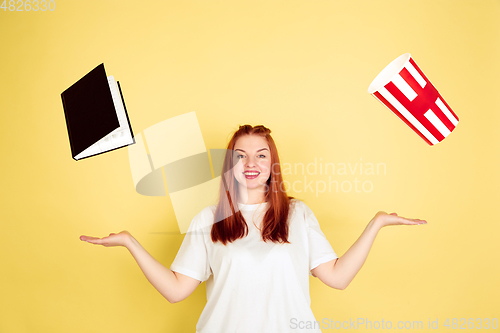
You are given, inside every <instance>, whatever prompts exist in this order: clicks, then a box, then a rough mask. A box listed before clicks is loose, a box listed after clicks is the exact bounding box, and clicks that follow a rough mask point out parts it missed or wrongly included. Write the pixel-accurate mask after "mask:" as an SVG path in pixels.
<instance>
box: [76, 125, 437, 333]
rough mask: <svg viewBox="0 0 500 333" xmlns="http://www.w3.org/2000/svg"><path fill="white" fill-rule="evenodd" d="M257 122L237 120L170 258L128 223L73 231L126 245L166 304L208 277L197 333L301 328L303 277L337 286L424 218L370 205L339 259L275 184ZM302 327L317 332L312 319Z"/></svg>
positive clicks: (266, 135) (273, 165) (269, 144)
mask: <svg viewBox="0 0 500 333" xmlns="http://www.w3.org/2000/svg"><path fill="white" fill-rule="evenodd" d="M270 133H271V131H270V130H269V129H267V128H266V127H264V126H255V127H252V126H250V125H244V126H240V128H239V129H238V130H237V131H236V132H235V133H234V135H233V137H232V138H231V140H230V141H229V144H228V147H227V149H228V150H227V152H228V153H227V154H226V158H225V160H224V167H223V175H225V176H224V177H221V178H222V181H221V187H220V193H219V202H218V204H217V205H216V206H210V207H207V208H205V209H203V210H202V211H201V212H200V213H199V214H198V215H197V216H196V217H194V219H193V221H192V222H191V225H190V227H189V230H188V232H187V234H186V236H185V237H184V241H183V243H182V245H181V247H180V249H179V252H178V253H177V256H176V257H175V259H174V262H173V263H172V265H171V266H170V269H168V268H166V267H165V266H163V265H162V264H160V263H159V262H158V261H156V260H155V259H154V258H153V257H152V256H151V255H150V254H149V253H148V252H147V251H146V250H145V249H144V248H143V247H142V246H141V245H140V244H139V242H138V241H137V240H136V239H135V238H134V237H133V236H132V235H131V234H130V233H129V232H127V231H122V232H120V233H118V234H114V233H111V234H110V235H109V236H107V237H104V238H95V237H89V236H81V237H80V239H81V240H83V241H87V242H89V243H93V244H99V245H104V246H124V247H126V248H127V249H128V250H129V251H130V253H131V254H132V256H133V257H134V258H135V260H136V261H137V263H138V264H139V267H140V268H141V270H142V271H143V272H144V275H145V276H146V278H147V279H148V280H149V282H151V284H152V285H153V286H154V287H155V288H156V289H157V290H158V291H159V292H160V293H161V294H162V295H163V296H164V297H165V298H166V299H167V300H168V301H169V302H171V303H175V302H180V301H182V300H183V299H185V298H186V297H188V296H189V295H190V294H191V293H192V292H193V291H194V290H195V289H196V287H197V286H198V285H199V284H200V283H201V282H203V281H206V282H207V284H206V288H207V304H206V306H205V308H204V310H203V312H202V314H201V316H200V319H199V321H198V324H197V325H196V329H197V332H198V333H209V332H210V333H212V332H214V333H222V332H231V333H233V332H251V333H255V332H273V333H278V332H302V330H301V329H300V328H299V327H304V326H305V325H302V326H301V325H300V323H311V322H314V321H315V318H314V315H313V314H312V311H311V307H310V304H311V300H310V296H309V275H312V276H314V277H317V278H319V279H320V280H321V281H322V282H323V283H325V284H326V285H327V286H329V287H332V288H335V289H345V288H346V287H347V286H348V285H349V283H350V282H351V281H352V280H353V278H354V276H355V275H356V274H357V273H358V271H359V270H360V269H361V266H363V263H364V262H365V260H366V258H367V256H368V252H369V251H370V248H371V246H372V244H373V241H374V240H375V237H376V235H377V233H378V231H379V230H380V229H381V228H382V227H385V226H388V225H398V224H399V225H418V224H424V223H427V222H426V221H424V220H419V219H407V218H403V217H400V216H398V215H397V214H396V213H392V214H386V213H384V212H378V213H377V214H376V215H375V217H374V218H373V219H372V220H371V221H370V222H369V223H368V226H367V227H366V229H365V230H364V231H363V233H362V234H361V236H360V237H359V239H358V240H357V241H356V242H355V243H354V244H353V245H352V246H351V247H350V248H349V250H348V251H347V252H346V253H345V254H344V255H343V256H341V257H340V258H339V257H338V256H337V255H336V253H335V252H334V250H333V249H332V247H331V245H330V243H329V242H328V240H327V239H326V238H325V236H324V234H323V233H322V231H321V229H320V226H319V224H318V221H317V219H316V217H315V216H314V214H313V212H312V211H311V210H310V209H309V207H308V206H307V205H306V204H304V203H303V202H302V201H299V200H296V199H294V198H292V197H289V196H288V195H287V194H286V192H285V189H284V187H283V179H282V176H281V168H280V162H279V157H278V151H277V149H276V145H275V143H274V141H273V139H272V137H271V135H270ZM303 331H304V332H321V330H320V328H319V325H315V328H314V329H311V328H310V327H309V329H304V330H303Z"/></svg>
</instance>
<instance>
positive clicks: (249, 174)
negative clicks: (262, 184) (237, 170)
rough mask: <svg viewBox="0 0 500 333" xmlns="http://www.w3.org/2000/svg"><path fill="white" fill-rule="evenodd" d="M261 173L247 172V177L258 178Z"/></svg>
mask: <svg viewBox="0 0 500 333" xmlns="http://www.w3.org/2000/svg"><path fill="white" fill-rule="evenodd" d="M258 174H259V172H245V175H247V176H257V175H258Z"/></svg>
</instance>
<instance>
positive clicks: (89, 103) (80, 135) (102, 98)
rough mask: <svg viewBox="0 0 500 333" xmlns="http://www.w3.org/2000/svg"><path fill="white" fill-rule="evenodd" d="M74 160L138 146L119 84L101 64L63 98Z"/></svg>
mask: <svg viewBox="0 0 500 333" xmlns="http://www.w3.org/2000/svg"><path fill="white" fill-rule="evenodd" d="M61 98H62V103H63V108H64V114H65V116H66V125H67V127H68V135H69V141H70V146H71V154H72V156H73V158H74V159H75V160H80V159H82V158H86V157H90V156H94V155H98V154H101V153H105V152H107V151H110V150H114V149H118V148H121V147H125V146H128V145H131V144H133V143H135V140H134V136H133V133H132V127H131V126H130V121H129V119H128V115H127V109H126V108H125V102H124V100H123V95H122V92H121V88H120V83H119V82H117V81H116V80H115V78H114V77H113V76H106V71H105V70H104V64H100V65H99V66H97V67H96V68H94V69H93V70H92V71H90V72H89V73H88V74H87V75H85V76H84V77H82V78H81V79H80V80H78V81H77V82H76V83H75V84H73V85H72V86H71V87H69V88H68V89H66V90H65V91H64V92H63V93H62V94H61Z"/></svg>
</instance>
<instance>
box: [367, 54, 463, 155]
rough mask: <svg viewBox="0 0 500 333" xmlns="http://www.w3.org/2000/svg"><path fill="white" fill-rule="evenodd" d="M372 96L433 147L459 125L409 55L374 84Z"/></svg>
mask: <svg viewBox="0 0 500 333" xmlns="http://www.w3.org/2000/svg"><path fill="white" fill-rule="evenodd" d="M368 93H370V94H372V95H373V96H374V97H375V98H376V99H378V100H379V101H380V102H381V103H382V104H384V105H385V106H386V107H388V108H389V109H390V110H391V111H392V112H394V113H395V114H396V115H397V116H398V117H399V118H400V119H401V120H402V121H404V122H405V123H406V124H407V125H408V126H410V128H411V129H412V130H413V131H415V133H417V134H418V135H419V136H420V137H421V138H422V139H424V141H425V142H427V143H428V144H429V145H431V146H432V145H435V144H436V143H438V142H441V141H442V140H443V139H444V138H446V137H447V136H448V135H449V134H450V133H451V132H452V131H453V130H454V129H455V127H456V126H457V124H458V117H457V115H456V114H455V113H454V112H453V110H452V109H451V108H450V106H449V105H448V104H447V103H446V101H445V100H444V98H443V97H442V96H441V95H440V94H439V92H438V91H437V90H436V88H434V86H433V85H432V83H431V82H430V81H429V80H428V79H427V77H426V76H425V75H424V73H423V72H422V70H420V68H419V67H418V66H417V64H416V63H415V61H414V60H413V59H412V58H411V56H410V54H409V53H405V54H403V55H401V56H399V57H398V58H396V59H395V60H393V61H392V62H391V63H390V64H389V65H387V67H386V68H384V69H383V70H382V72H380V74H379V75H377V77H376V78H375V79H374V80H373V82H372V83H371V84H370V86H369V87H368Z"/></svg>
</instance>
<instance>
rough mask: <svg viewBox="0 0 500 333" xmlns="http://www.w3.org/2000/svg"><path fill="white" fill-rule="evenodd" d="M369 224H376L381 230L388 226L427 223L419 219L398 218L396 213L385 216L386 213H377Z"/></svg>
mask: <svg viewBox="0 0 500 333" xmlns="http://www.w3.org/2000/svg"><path fill="white" fill-rule="evenodd" d="M371 223H373V224H376V225H377V226H378V227H380V228H382V227H385V226H388V225H419V224H427V221H425V220H420V219H409V218H405V217H402V216H398V214H396V213H390V214H387V213H386V212H378V213H377V214H375V216H374V217H373V219H372V220H371Z"/></svg>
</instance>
